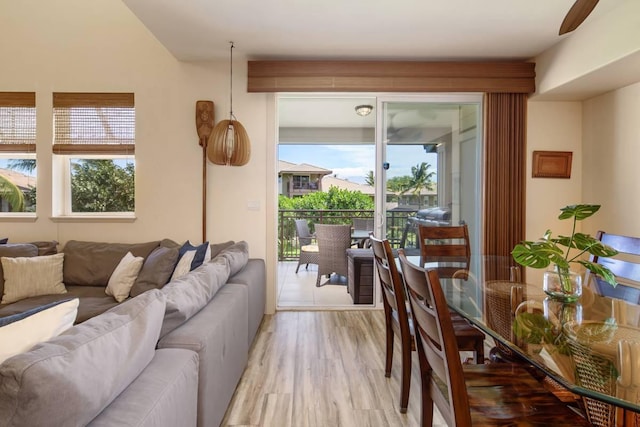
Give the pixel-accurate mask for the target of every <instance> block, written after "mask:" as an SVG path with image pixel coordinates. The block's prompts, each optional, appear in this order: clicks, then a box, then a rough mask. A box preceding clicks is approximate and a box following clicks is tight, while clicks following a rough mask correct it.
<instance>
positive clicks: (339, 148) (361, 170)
mask: <svg viewBox="0 0 640 427" xmlns="http://www.w3.org/2000/svg"><path fill="white" fill-rule="evenodd" d="M278 159H279V160H284V161H287V162H291V163H307V164H310V165H314V166H319V167H322V168H325V169H329V170H332V171H333V173H334V174H337V176H338V178H342V179H347V180H349V181H352V182H357V183H360V184H363V183H364V182H365V178H366V176H367V173H368V172H369V171H371V170H375V146H374V145H345V144H340V145H302V144H301V145H296V144H282V145H279V146H278ZM387 161H388V162H389V164H390V167H389V170H388V171H387V178H392V177H394V176H403V175H410V174H411V167H412V166H416V165H418V164H420V163H421V162H427V163H429V164H430V165H431V168H429V171H433V172H435V171H436V166H437V164H436V161H437V156H436V154H433V153H425V152H424V149H423V148H422V145H390V146H388V151H387Z"/></svg>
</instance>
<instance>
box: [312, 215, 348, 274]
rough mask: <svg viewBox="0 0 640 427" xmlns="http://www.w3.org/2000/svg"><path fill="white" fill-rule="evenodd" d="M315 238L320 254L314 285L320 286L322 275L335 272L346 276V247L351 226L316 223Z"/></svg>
mask: <svg viewBox="0 0 640 427" xmlns="http://www.w3.org/2000/svg"><path fill="white" fill-rule="evenodd" d="M316 239H317V241H318V249H319V254H320V260H319V262H318V278H317V279H316V286H320V278H321V277H322V276H324V275H328V276H330V275H331V273H336V274H338V275H340V276H343V277H347V275H348V271H347V265H348V264H347V249H349V248H350V247H351V226H350V225H333V224H316Z"/></svg>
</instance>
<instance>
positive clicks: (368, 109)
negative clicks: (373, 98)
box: [356, 105, 373, 117]
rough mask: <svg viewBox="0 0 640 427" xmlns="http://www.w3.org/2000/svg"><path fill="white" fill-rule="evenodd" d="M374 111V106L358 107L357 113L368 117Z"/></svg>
mask: <svg viewBox="0 0 640 427" xmlns="http://www.w3.org/2000/svg"><path fill="white" fill-rule="evenodd" d="M371 111H373V105H358V106H357V107H356V113H357V114H358V115H359V116H363V117H364V116H368V115H369V114H370V113H371Z"/></svg>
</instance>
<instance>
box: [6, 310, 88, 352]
mask: <svg viewBox="0 0 640 427" xmlns="http://www.w3.org/2000/svg"><path fill="white" fill-rule="evenodd" d="M78 302H79V300H78V298H74V299H71V300H66V301H56V302H53V303H50V304H47V305H43V306H40V307H36V308H32V309H31V310H27V311H25V312H23V313H19V314H14V315H12V316H7V317H3V318H0V342H1V343H2V346H0V363H2V362H4V361H5V360H7V359H8V358H10V357H12V356H15V355H16V354H20V353H23V352H25V351H28V350H29V349H31V347H33V346H34V345H36V344H38V343H40V342H43V341H47V340H48V339H50V338H52V337H56V336H58V335H60V334H61V333H62V332H64V331H66V330H67V329H69V328H70V327H72V326H73V322H74V321H75V319H76V314H77V312H78Z"/></svg>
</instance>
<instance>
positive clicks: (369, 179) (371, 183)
mask: <svg viewBox="0 0 640 427" xmlns="http://www.w3.org/2000/svg"><path fill="white" fill-rule="evenodd" d="M364 182H365V184H367V185H369V186H371V187H373V186H374V185H375V184H376V179H375V177H374V176H373V171H369V172H367V176H365V177H364Z"/></svg>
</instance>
